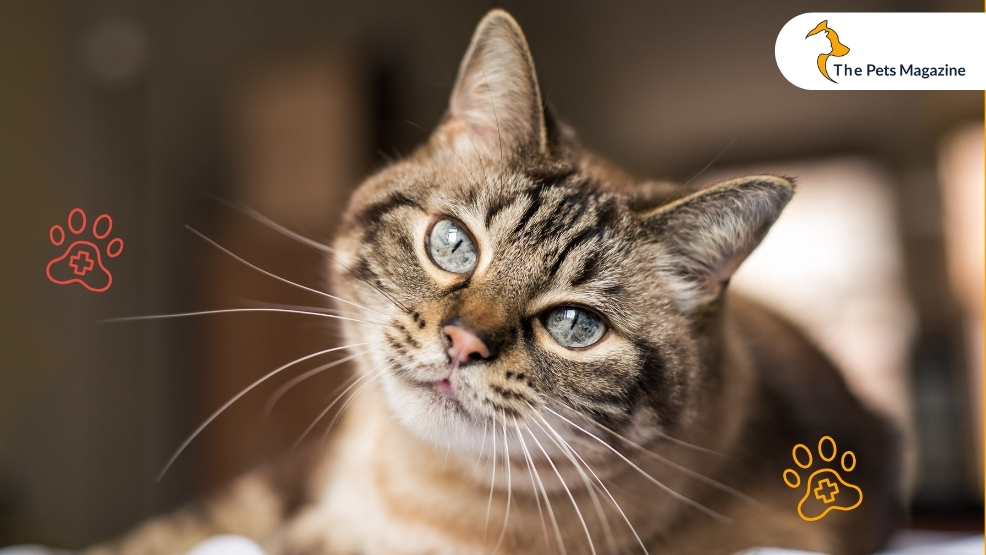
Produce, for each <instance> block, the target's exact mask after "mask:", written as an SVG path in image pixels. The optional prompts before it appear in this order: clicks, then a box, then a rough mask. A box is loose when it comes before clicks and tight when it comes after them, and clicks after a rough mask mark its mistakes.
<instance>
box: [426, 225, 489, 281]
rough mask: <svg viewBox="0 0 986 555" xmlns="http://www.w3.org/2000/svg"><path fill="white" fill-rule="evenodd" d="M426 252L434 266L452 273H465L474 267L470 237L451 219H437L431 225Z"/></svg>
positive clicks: (473, 252) (473, 250)
mask: <svg viewBox="0 0 986 555" xmlns="http://www.w3.org/2000/svg"><path fill="white" fill-rule="evenodd" d="M428 254H429V255H430V256H431V259H432V261H433V262H434V263H435V265H436V266H438V267H439V268H441V269H443V270H445V271H446V272H452V273H453V274H467V273H469V272H471V271H472V270H473V268H475V267H476V258H477V256H476V245H475V243H473V242H472V237H470V236H469V233H467V232H466V230H465V229H463V228H462V227H461V226H460V225H459V224H457V223H455V222H453V221H452V220H439V221H438V222H437V223H435V225H433V226H432V227H431V235H430V236H429V237H428Z"/></svg>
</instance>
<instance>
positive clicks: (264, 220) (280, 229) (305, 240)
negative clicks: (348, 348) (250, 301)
mask: <svg viewBox="0 0 986 555" xmlns="http://www.w3.org/2000/svg"><path fill="white" fill-rule="evenodd" d="M205 195H206V196H207V197H209V198H211V199H212V200H214V201H216V202H218V203H220V204H222V205H224V206H226V207H227V208H231V209H233V210H236V211H238V212H241V213H243V214H245V215H247V216H249V217H251V218H253V219H255V220H257V221H258V222H260V223H262V224H264V225H266V226H268V227H270V228H271V229H273V230H274V231H277V232H279V233H281V234H283V235H285V236H287V237H290V238H291V239H294V240H296V241H298V242H300V243H302V244H304V245H307V246H309V247H312V248H314V249H316V250H319V251H322V252H324V253H326V254H327V255H328V257H329V259H330V260H332V261H333V262H335V263H336V264H338V265H340V266H342V267H343V268H345V269H346V270H348V271H349V272H350V273H352V268H350V267H349V266H347V265H345V264H343V263H342V262H340V261H339V259H338V258H335V257H334V256H333V255H334V254H335V249H333V248H332V247H330V246H328V245H323V244H322V243H319V242H318V241H315V240H313V239H309V238H308V237H305V236H304V235H301V234H300V233H296V232H294V231H291V230H290V229H288V228H286V227H284V226H282V225H281V224H279V223H277V222H275V221H274V220H271V219H270V218H268V217H267V216H264V215H263V214H261V213H260V212H258V211H256V210H254V209H253V208H250V207H249V206H244V205H242V204H239V203H232V202H229V201H227V200H226V199H223V198H221V197H218V196H216V195H213V194H211V193H205ZM360 281H362V282H363V283H365V284H366V285H369V286H370V287H372V288H373V289H376V291H377V292H378V293H380V294H381V295H383V296H384V297H386V298H387V300H389V301H390V302H392V303H394V305H395V306H397V307H398V308H400V309H401V310H403V311H404V312H407V313H410V312H411V310H410V309H408V308H407V307H406V306H404V305H403V304H401V302H400V301H398V300H397V299H395V298H394V297H393V296H391V295H389V294H388V293H387V292H385V291H383V290H381V289H380V288H379V287H377V286H376V285H374V284H373V283H371V282H369V281H367V280H365V279H360Z"/></svg>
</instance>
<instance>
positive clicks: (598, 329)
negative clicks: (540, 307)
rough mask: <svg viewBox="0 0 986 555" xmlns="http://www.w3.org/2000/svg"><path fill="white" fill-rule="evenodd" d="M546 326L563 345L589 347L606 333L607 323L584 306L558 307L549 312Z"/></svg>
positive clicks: (550, 333)
mask: <svg viewBox="0 0 986 555" xmlns="http://www.w3.org/2000/svg"><path fill="white" fill-rule="evenodd" d="M544 327H545V328H546V329H547V330H548V334H549V335H551V337H552V338H553V339H554V340H555V341H557V342H558V344H559V345H561V346H562V347H568V348H580V347H588V346H590V345H593V344H595V343H596V342H597V341H599V340H600V339H602V337H603V335H605V334H606V324H605V323H604V322H603V320H602V318H600V317H599V316H597V315H596V314H595V313H594V312H592V311H589V310H585V309H582V308H574V307H565V308H556V309H553V310H551V311H550V312H548V313H547V315H546V316H545V318H544Z"/></svg>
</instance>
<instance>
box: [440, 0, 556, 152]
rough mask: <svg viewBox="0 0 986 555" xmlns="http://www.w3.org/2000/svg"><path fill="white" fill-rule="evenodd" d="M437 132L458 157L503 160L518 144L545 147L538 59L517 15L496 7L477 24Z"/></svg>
mask: <svg viewBox="0 0 986 555" xmlns="http://www.w3.org/2000/svg"><path fill="white" fill-rule="evenodd" d="M435 135H436V136H437V137H438V138H440V139H441V140H443V141H444V142H445V143H446V144H447V145H449V146H451V148H452V149H453V150H455V151H456V152H457V153H459V154H460V155H466V156H469V155H474V154H476V151H477V150H478V151H480V153H481V155H482V156H484V157H489V156H492V157H494V158H499V157H501V154H502V156H508V155H510V154H511V153H512V152H513V151H514V150H515V149H517V148H528V149H536V150H537V151H540V152H542V153H545V152H546V150H547V133H546V130H545V120H544V106H543V104H542V102H541V91H540V89H539V87H538V81H537V75H536V74H535V72H534V60H533V59H532V58H531V53H530V50H529V49H528V47H527V40H526V39H525V38H524V33H523V32H522V31H521V30H520V26H519V25H517V22H516V21H514V18H513V17H511V16H510V14H508V13H507V12H505V11H503V10H499V9H497V10H493V11H491V12H489V13H488V14H486V17H484V18H483V20H482V21H481V22H480V23H479V26H478V27H477V28H476V32H475V34H474V35H473V37H472V42H471V43H470V45H469V50H468V51H467V52H466V55H465V58H463V60H462V64H461V65H460V66H459V76H458V78H457V79H456V82H455V87H454V88H453V89H452V97H451V99H450V100H449V109H448V115H447V116H446V119H445V120H444V121H443V122H442V124H441V125H440V126H439V128H438V129H437V130H436V131H435Z"/></svg>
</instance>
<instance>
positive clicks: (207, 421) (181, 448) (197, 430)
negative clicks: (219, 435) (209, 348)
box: [157, 343, 369, 481]
mask: <svg viewBox="0 0 986 555" xmlns="http://www.w3.org/2000/svg"><path fill="white" fill-rule="evenodd" d="M363 345H369V343H355V344H353V345H345V346H342V347H333V348H331V349H326V350H324V351H319V352H317V353H312V354H310V355H306V356H303V357H301V358H298V359H295V360H293V361H291V362H289V363H287V364H285V365H284V366H281V367H279V368H277V369H276V370H273V371H271V372H269V373H267V374H265V375H264V376H263V377H261V378H260V379H258V380H256V381H255V382H253V383H252V384H250V385H249V386H248V387H247V388H246V389H244V390H243V391H240V392H239V393H237V394H236V395H234V396H233V398H232V399H230V400H229V401H226V404H224V405H223V406H221V407H219V410H217V411H216V412H214V413H212V415H210V416H209V418H206V419H205V422H203V423H202V424H200V425H199V427H198V428H195V431H194V432H192V433H191V435H189V436H188V438H187V439H186V440H185V441H184V442H182V444H181V445H180V446H179V447H178V449H177V450H176V451H175V453H174V455H171V458H170V459H168V463H167V464H165V465H164V468H163V469H162V470H161V473H160V474H158V477H157V479H158V481H160V480H161V478H162V477H163V476H164V473H165V472H167V471H168V469H169V468H171V465H172V464H173V463H174V462H175V459H177V458H178V455H181V453H182V451H184V450H185V448H186V447H188V444H189V443H191V442H192V440H193V439H195V438H196V436H198V435H199V434H200V433H201V432H202V430H204V429H205V427H206V426H208V425H209V424H210V423H211V422H212V421H213V420H215V419H216V417H218V416H219V415H220V414H222V413H223V411H224V410H226V409H227V408H229V406H230V405H232V404H233V403H235V402H236V401H237V400H239V398H240V397H243V396H244V395H246V394H247V393H249V392H250V391H251V390H253V388H255V387H257V386H258V385H260V384H261V383H263V382H265V381H267V380H268V379H270V378H271V377H273V376H275V375H277V374H278V373H279V372H281V371H282V370H285V369H287V368H290V367H291V366H294V365H295V364H298V363H299V362H304V361H306V360H308V359H310V358H314V357H317V356H320V355H324V354H327V353H331V352H334V351H340V350H342V349H350V348H352V347H360V346H363Z"/></svg>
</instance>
